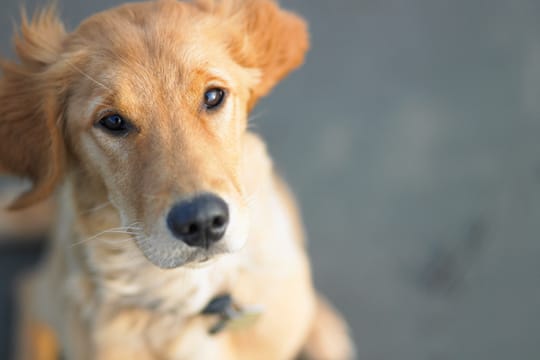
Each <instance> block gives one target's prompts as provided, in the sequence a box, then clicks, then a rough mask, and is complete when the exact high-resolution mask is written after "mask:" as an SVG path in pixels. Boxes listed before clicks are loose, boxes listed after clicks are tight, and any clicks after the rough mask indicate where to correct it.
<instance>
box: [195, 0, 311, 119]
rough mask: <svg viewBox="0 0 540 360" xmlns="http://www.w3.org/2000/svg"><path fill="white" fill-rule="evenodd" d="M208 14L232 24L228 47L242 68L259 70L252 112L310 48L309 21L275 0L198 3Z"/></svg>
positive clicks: (207, 0) (203, 0) (299, 63)
mask: <svg viewBox="0 0 540 360" xmlns="http://www.w3.org/2000/svg"><path fill="white" fill-rule="evenodd" d="M197 5H198V6H199V7H200V8H202V9H203V10H205V11H208V12H212V13H214V14H216V15H218V16H221V17H223V18H224V21H225V23H226V24H227V25H232V28H233V34H232V36H231V37H232V39H231V40H230V44H229V48H230V51H231V55H232V56H233V58H234V59H235V61H237V62H238V63H239V64H240V65H242V66H244V67H246V68H254V69H258V70H259V71H260V72H261V74H260V76H261V77H260V81H259V82H258V83H257V84H256V85H255V86H254V87H253V88H252V89H251V92H252V96H251V99H250V103H249V109H251V108H253V106H254V105H255V103H256V102H257V100H258V99H259V98H260V97H262V96H265V95H266V94H268V93H269V92H270V90H271V89H272V88H273V87H274V86H275V85H276V84H277V83H278V82H279V81H280V80H281V79H282V78H284V77H285V76H286V75H287V74H288V73H289V72H290V71H292V70H294V69H295V68H297V67H298V66H300V65H301V64H302V63H303V61H304V56H305V53H306V52H307V50H308V48H309V35H308V30H307V24H306V22H305V21H304V20H303V19H301V18H300V17H299V16H297V15H295V14H293V13H292V12H289V11H285V10H282V9H280V8H279V6H278V5H277V4H276V3H275V2H274V1H272V0H221V1H220V0H198V1H197Z"/></svg>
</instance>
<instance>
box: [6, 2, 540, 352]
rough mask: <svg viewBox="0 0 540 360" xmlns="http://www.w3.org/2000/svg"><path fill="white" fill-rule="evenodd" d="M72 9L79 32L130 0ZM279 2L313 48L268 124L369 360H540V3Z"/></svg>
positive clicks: (12, 5)
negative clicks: (304, 22) (92, 17)
mask: <svg viewBox="0 0 540 360" xmlns="http://www.w3.org/2000/svg"><path fill="white" fill-rule="evenodd" d="M17 3H18V1H16V0H9V1H6V0H4V1H3V2H2V7H1V10H2V11H1V15H0V36H1V41H0V45H1V50H2V53H3V54H9V53H10V52H9V51H10V50H9V44H8V39H9V37H10V36H9V34H10V33H11V19H12V18H13V17H14V16H15V15H16V14H17V13H18V6H19V5H18V4H17ZM27 3H28V5H32V4H33V3H34V2H33V1H27ZM61 3H62V4H61V8H62V13H63V15H64V18H65V19H66V23H67V24H68V25H69V27H71V28H73V27H74V26H75V25H76V24H77V23H78V21H80V20H81V19H82V18H83V17H86V16H87V15H89V14H91V13H92V12H94V11H96V10H98V9H104V8H106V7H108V6H111V5H113V4H116V3H119V2H118V1H103V0H101V1H93V2H85V3H76V2H68V1H63V2H62V1H61ZM282 3H283V4H284V5H285V6H286V7H289V8H292V9H295V10H297V11H298V12H299V13H301V14H302V15H304V16H305V17H306V18H307V19H308V21H309V22H310V24H311V33H312V50H311V52H310V53H309V56H308V60H307V63H306V64H305V66H304V67H303V68H302V69H301V70H300V71H298V72H296V73H295V74H294V75H292V76H291V77H290V78H288V79H287V80H286V81H285V82H284V83H282V84H281V85H280V86H279V87H278V88H277V89H276V91H274V93H273V94H272V95H271V96H270V97H269V98H268V99H266V100H264V101H263V102H262V103H261V104H260V105H259V106H258V108H257V109H256V110H255V112H254V116H255V120H254V123H255V128H256V130H257V131H259V132H260V133H262V134H263V136H264V137H265V138H266V139H267V141H268V143H269V147H270V151H271V152H272V154H273V155H274V158H275V162H276V164H277V166H278V168H279V169H280V170H281V171H282V172H283V173H284V174H285V177H286V178H287V179H288V180H289V182H290V184H291V185H292V187H293V189H294V190H295V192H296V194H297V196H298V198H299V201H300V203H301V206H302V208H303V212H304V218H305V223H306V227H307V230H308V233H309V237H310V253H311V255H312V259H313V267H314V273H315V279H316V284H317V286H318V287H319V288H320V289H321V290H322V291H324V292H325V293H326V294H327V295H328V297H329V298H331V299H332V300H333V301H334V302H335V304H336V305H337V306H338V307H339V308H340V309H342V311H343V312H344V313H345V314H346V316H347V318H348V319H349V321H350V324H351V327H352V330H353V332H354V337H355V339H356V343H357V346H358V350H359V355H360V358H361V359H373V360H378V359H381V360H386V359H410V360H423V359H430V360H443V359H463V360H465V359H471V360H474V359H491V360H498V359H501V360H505V359H539V358H540V311H539V305H540V284H539V278H540V241H539V240H540V239H539V234H540V141H539V138H540V119H539V115H540V1H533V0H506V1H503V0H490V1H487V0H485V1H480V0H452V1H433V0H379V1H377V0H362V1H359V0H333V1H328V0H309V1H308V0H283V1H282ZM29 7H31V6H29ZM0 111H1V109H0ZM5 254H6V252H5V250H4V255H5ZM25 254H26V253H25ZM23 255H24V254H23ZM18 256H19V255H18ZM23 257H24V256H23ZM23 257H21V259H22V260H25V259H23ZM10 259H11V261H13V259H14V257H11V256H10ZM22 260H21V261H22ZM1 264H2V265H0V266H4V267H5V268H6V271H5V272H4V275H3V276H4V277H6V275H5V274H6V273H7V274H8V275H7V276H8V277H9V276H11V272H8V271H12V268H9V270H7V267H6V266H7V265H5V264H7V263H6V262H2V263H1ZM2 269H3V268H2ZM6 281H7V280H6ZM6 281H4V283H5V284H8V282H6ZM284 296H286V294H284Z"/></svg>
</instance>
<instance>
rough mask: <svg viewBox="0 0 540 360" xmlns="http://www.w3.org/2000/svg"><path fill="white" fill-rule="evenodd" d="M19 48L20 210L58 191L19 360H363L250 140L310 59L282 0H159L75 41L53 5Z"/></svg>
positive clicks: (3, 97) (3, 98)
mask: <svg viewBox="0 0 540 360" xmlns="http://www.w3.org/2000/svg"><path fill="white" fill-rule="evenodd" d="M14 45H15V50H16V54H17V57H18V59H17V61H8V60H3V61H2V63H1V67H2V70H3V74H2V77H1V79H0V109H2V110H1V112H0V168H2V169H3V170H4V171H5V172H6V173H10V174H13V175H16V176H20V177H26V178H29V179H30V180H31V181H32V184H33V186H32V188H31V189H30V190H28V191H27V192H25V193H23V194H22V195H20V196H19V197H18V198H17V199H16V200H15V201H14V202H13V203H12V204H11V205H10V209H11V210H19V209H25V208H27V207H29V206H31V205H33V204H36V203H39V202H40V201H42V200H44V199H47V198H48V197H49V196H51V194H54V196H56V199H57V207H58V217H57V220H56V223H55V225H54V228H53V230H52V234H51V238H52V241H51V243H50V246H49V250H48V251H47V254H46V255H45V257H44V260H43V262H42V263H41V265H40V266H39V268H38V269H37V270H36V271H34V272H32V273H31V274H30V275H28V276H27V277H25V278H24V280H22V283H21V286H20V306H21V319H20V323H19V331H18V333H19V341H18V344H19V346H18V356H19V358H23V359H56V358H58V356H59V354H60V353H61V354H62V355H63V356H64V358H66V359H83V360H85V359H98V360H116V359H123V360H125V359H140V360H145V359H220V360H227V359H235V360H238V359H293V358H296V357H298V356H302V357H305V358H309V359H325V360H327V359H328V360H331V359H336V360H345V359H351V358H353V357H354V348H353V345H352V342H351V340H350V337H349V334H348V330H347V325H346V323H345V321H344V320H343V319H342V317H341V315H339V314H338V312H337V311H336V310H334V309H333V307H332V306H331V305H330V304H329V303H328V302H327V301H326V300H324V298H323V297H322V296H321V295H319V294H318V293H317V292H316V290H314V287H313V283H312V278H311V272H310V265H309V260H308V258H307V254H306V250H305V244H304V240H303V237H304V236H303V233H302V226H301V221H300V216H299V213H298V211H297V208H296V205H295V202H294V199H293V197H292V195H291V194H290V192H289V190H288V188H287V185H286V184H285V183H284V182H283V181H282V180H281V179H280V177H279V176H278V175H277V174H276V173H275V171H274V170H273V167H272V163H271V160H270V158H269V156H268V154H267V152H266V148H265V145H264V143H263V142H262V140H261V139H260V138H259V137H258V136H257V135H255V134H254V133H252V132H251V131H249V130H248V114H249V113H250V111H251V110H252V109H253V107H254V106H255V104H256V103H257V101H258V100H259V99H260V98H261V97H263V96H265V95H266V94H268V93H269V92H270V90H271V89H272V88H273V87H274V86H275V85H276V84H277V83H278V82H279V81H280V80H281V79H282V78H283V77H284V76H285V75H287V74H288V73H289V72H290V71H292V70H293V69H295V68H297V67H299V66H300V65H301V64H302V63H303V61H304V55H305V53H306V51H307V49H308V46H309V40H308V30H307V25H306V23H305V22H304V20H302V19H301V18H300V17H299V16H298V15H296V14H294V13H292V12H289V11H286V10H283V9H282V8H280V7H279V6H278V5H277V4H276V3H275V2H273V1H271V0H243V1H241V0H221V1H220V0H195V1H194V2H180V1H176V0H158V1H153V2H141V3H131V4H125V5H122V6H119V7H117V8H113V9H110V10H107V11H104V12H101V13H98V14H95V15H93V16H91V17H89V18H88V19H86V20H85V21H83V22H82V23H81V24H80V26H79V27H78V28H77V29H75V30H74V31H73V32H70V33H68V32H67V31H66V30H65V28H64V26H63V25H62V22H61V21H60V20H59V19H58V16H57V15H56V11H55V10H54V8H53V7H49V8H45V9H44V10H42V11H39V12H37V14H36V15H34V16H33V17H32V18H31V19H28V18H27V17H26V16H25V15H24V13H23V16H22V21H21V27H20V31H19V32H18V34H16V36H15V38H14ZM28 221H29V222H31V221H32V219H28Z"/></svg>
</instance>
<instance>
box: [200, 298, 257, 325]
mask: <svg viewBox="0 0 540 360" xmlns="http://www.w3.org/2000/svg"><path fill="white" fill-rule="evenodd" d="M262 312H263V309H262V307H261V306H244V307H241V306H239V305H238V304H235V303H234V302H233V299H232V297H231V295H230V294H222V295H218V296H216V297H215V298H213V299H212V300H210V302H209V303H208V305H206V307H205V308H204V309H203V310H202V312H201V314H202V315H217V316H218V317H219V320H218V322H217V323H216V324H215V325H214V326H212V327H211V328H210V329H209V330H208V333H209V334H210V335H216V334H218V333H220V332H222V331H224V330H240V329H245V328H247V327H250V326H252V325H253V324H255V322H256V321H257V320H258V319H259V317H260V316H261V315H262Z"/></svg>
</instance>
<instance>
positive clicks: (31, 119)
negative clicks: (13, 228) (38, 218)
mask: <svg viewBox="0 0 540 360" xmlns="http://www.w3.org/2000/svg"><path fill="white" fill-rule="evenodd" d="M65 37H66V32H65V30H64V27H63V25H62V23H61V22H60V20H58V18H57V16H56V12H55V11H54V9H53V8H52V7H51V8H47V9H45V10H43V11H41V12H38V13H37V14H36V15H35V16H34V17H32V19H31V20H30V21H29V20H28V18H27V17H26V14H25V13H24V11H23V12H22V22H21V28H20V32H19V33H18V34H16V35H15V37H14V40H13V42H14V45H15V52H16V54H17V57H18V60H19V61H18V62H12V61H7V60H0V68H1V70H2V72H3V73H2V76H1V77H0V109H1V111H0V169H2V171H4V172H7V173H10V174H13V175H17V176H22V177H27V178H29V179H30V180H31V181H32V183H33V187H32V189H30V190H29V191H28V192H26V193H24V194H22V195H21V196H20V197H19V198H17V199H16V200H15V202H14V203H13V204H12V205H11V206H10V209H21V208H25V207H28V206H30V205H32V204H34V203H36V202H39V201H40V200H43V199H45V198H46V197H48V196H49V195H50V194H51V192H52V191H53V190H54V188H55V187H56V184H57V182H58V181H59V179H60V177H61V175H62V173H63V169H64V161H65V156H64V152H65V150H64V142H63V139H62V134H61V129H60V124H59V119H61V111H60V105H59V95H58V92H59V91H58V84H54V81H53V80H52V76H51V72H55V71H56V70H54V69H52V68H53V66H52V65H53V64H54V63H55V62H56V61H57V59H58V57H59V55H60V53H61V49H62V44H63V41H64V39H65ZM51 70H53V71H51ZM56 72H57V71H56Z"/></svg>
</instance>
